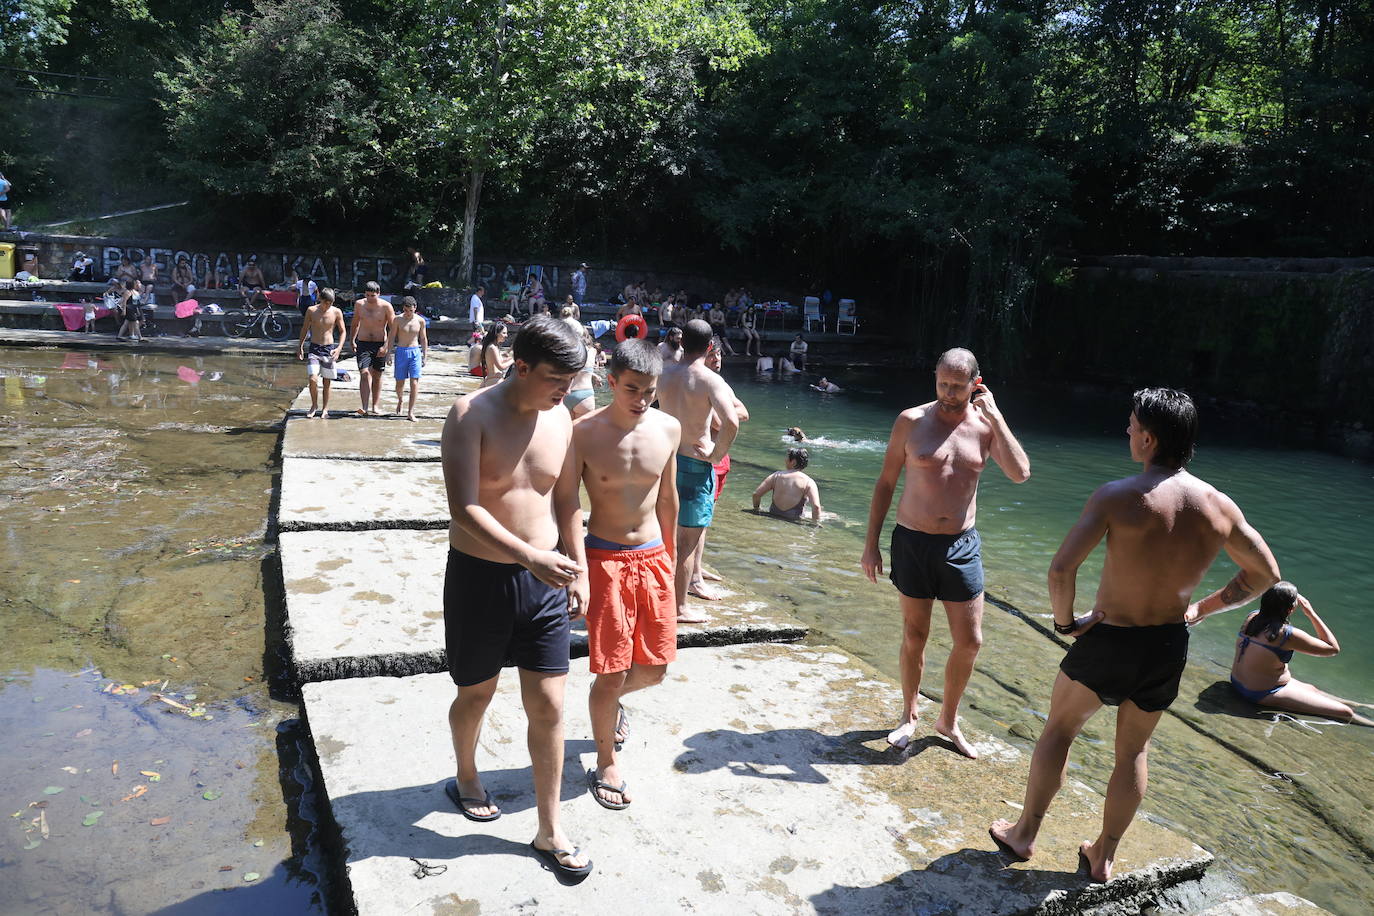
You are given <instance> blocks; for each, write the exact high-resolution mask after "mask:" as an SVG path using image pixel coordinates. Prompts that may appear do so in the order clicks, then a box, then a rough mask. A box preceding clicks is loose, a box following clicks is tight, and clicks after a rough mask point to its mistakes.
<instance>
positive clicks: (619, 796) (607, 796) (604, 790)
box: [595, 764, 634, 805]
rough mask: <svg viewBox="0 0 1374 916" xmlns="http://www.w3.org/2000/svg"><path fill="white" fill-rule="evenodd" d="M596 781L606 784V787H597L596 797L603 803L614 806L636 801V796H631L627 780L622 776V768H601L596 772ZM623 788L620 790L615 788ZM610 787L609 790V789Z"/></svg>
mask: <svg viewBox="0 0 1374 916" xmlns="http://www.w3.org/2000/svg"><path fill="white" fill-rule="evenodd" d="M596 781H597V782H602V783H605V784H606V785H604V786H596V787H595V789H596V795H597V797H598V798H600V799H601V800H602V801H608V802H610V803H611V804H613V805H619V804H626V805H628V804H629V803H630V802H632V801H634V796H633V795H631V794H630V790H629V787H628V785H627V784H626V782H625V779H624V778H623V777H622V776H621V775H620V767H619V766H617V765H615V764H611V765H610V766H608V767H605V768H600V769H598V770H597V772H596ZM616 786H621V787H622V788H620V789H619V790H617V789H616V788H615V787H616ZM608 787H609V788H608Z"/></svg>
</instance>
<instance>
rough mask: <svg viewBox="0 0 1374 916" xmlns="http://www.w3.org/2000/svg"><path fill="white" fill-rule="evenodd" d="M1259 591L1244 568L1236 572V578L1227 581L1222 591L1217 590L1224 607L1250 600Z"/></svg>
mask: <svg viewBox="0 0 1374 916" xmlns="http://www.w3.org/2000/svg"><path fill="white" fill-rule="evenodd" d="M1257 593H1258V590H1257V589H1256V588H1254V586H1252V585H1251V584H1250V580H1249V578H1248V577H1247V576H1246V575H1245V570H1243V569H1242V570H1241V571H1240V572H1238V573H1236V577H1235V578H1234V579H1232V580H1231V581H1230V582H1227V583H1226V586H1225V587H1224V588H1223V589H1222V590H1221V591H1219V592H1217V600H1219V601H1220V602H1221V606H1222V607H1227V608H1229V607H1235V606H1236V605H1238V604H1244V603H1245V602H1247V601H1249V600H1250V599H1251V598H1253V597H1255V595H1256V594H1257Z"/></svg>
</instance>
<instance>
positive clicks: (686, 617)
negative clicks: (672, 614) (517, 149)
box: [677, 606, 710, 623]
mask: <svg viewBox="0 0 1374 916" xmlns="http://www.w3.org/2000/svg"><path fill="white" fill-rule="evenodd" d="M709 619H710V618H708V617H707V616H706V615H705V614H703V613H701V611H694V610H692V608H691V607H690V606H688V607H683V608H678V611H677V622H678V623H705V622H706V621H707V620H709Z"/></svg>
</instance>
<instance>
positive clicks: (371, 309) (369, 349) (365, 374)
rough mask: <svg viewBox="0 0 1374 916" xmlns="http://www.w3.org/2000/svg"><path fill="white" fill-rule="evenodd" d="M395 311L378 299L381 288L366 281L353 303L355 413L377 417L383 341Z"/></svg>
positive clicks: (384, 367) (380, 386)
mask: <svg viewBox="0 0 1374 916" xmlns="http://www.w3.org/2000/svg"><path fill="white" fill-rule="evenodd" d="M395 320H396V310H395V309H393V308H392V307H391V303H390V302H387V301H386V300H385V299H383V298H382V287H381V285H380V284H378V283H377V281H376V280H369V281H368V282H367V285H366V286H364V287H363V298H361V299H359V300H358V301H357V302H355V303H353V331H352V334H353V352H354V354H356V355H357V357H358V396H359V397H360V398H361V399H362V406H361V407H360V408H358V416H360V417H366V416H374V417H375V416H380V415H381V411H380V410H379V409H378V407H377V405H378V404H380V403H381V400H382V373H383V372H385V371H386V349H387V347H386V342H387V338H388V337H389V336H390V335H391V324H392V322H394V321H395Z"/></svg>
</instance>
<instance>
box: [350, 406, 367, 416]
mask: <svg viewBox="0 0 1374 916" xmlns="http://www.w3.org/2000/svg"><path fill="white" fill-rule="evenodd" d="M353 413H354V414H356V415H357V416H360V417H365V416H367V410H366V409H364V408H362V407H359V408H358V409H357V410H355V411H353Z"/></svg>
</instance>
